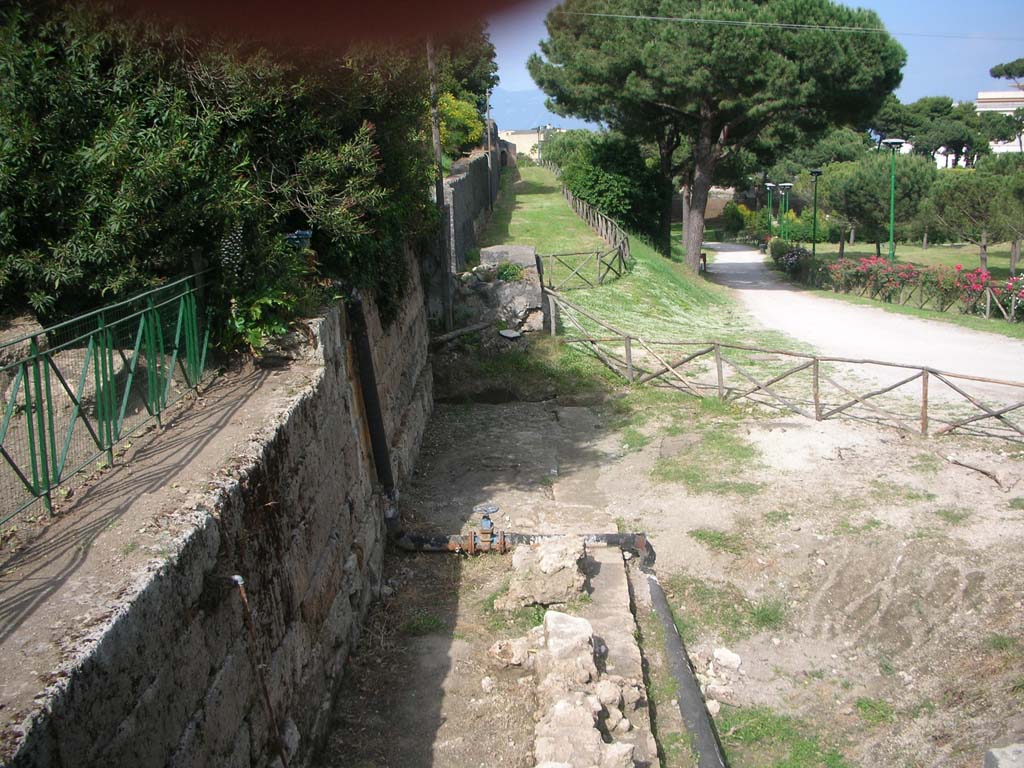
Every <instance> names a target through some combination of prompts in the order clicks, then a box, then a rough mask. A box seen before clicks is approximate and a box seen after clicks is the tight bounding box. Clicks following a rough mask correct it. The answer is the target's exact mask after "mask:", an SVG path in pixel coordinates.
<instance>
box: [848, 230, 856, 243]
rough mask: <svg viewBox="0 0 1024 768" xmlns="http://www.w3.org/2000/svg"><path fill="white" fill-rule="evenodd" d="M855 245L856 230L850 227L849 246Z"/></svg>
mask: <svg viewBox="0 0 1024 768" xmlns="http://www.w3.org/2000/svg"><path fill="white" fill-rule="evenodd" d="M856 244H857V228H856V227H850V245H856Z"/></svg>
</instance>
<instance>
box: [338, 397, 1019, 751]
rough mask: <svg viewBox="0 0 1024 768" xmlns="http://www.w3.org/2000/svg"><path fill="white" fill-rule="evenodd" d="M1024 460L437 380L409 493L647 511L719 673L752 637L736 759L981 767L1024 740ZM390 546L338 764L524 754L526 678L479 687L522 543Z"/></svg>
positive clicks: (681, 409)
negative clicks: (486, 390)
mask: <svg viewBox="0 0 1024 768" xmlns="http://www.w3.org/2000/svg"><path fill="white" fill-rule="evenodd" d="M472 386H473V387H475V388H476V390H478V391H479V390H480V387H479V382H475V383H473V385H472ZM949 458H955V459H956V460H958V461H960V462H962V463H963V464H967V465H970V466H971V467H974V468H976V469H977V470H985V471H986V472H990V473H992V475H994V477H995V478H996V480H997V481H998V484H997V482H996V481H994V480H993V479H992V478H990V477H988V476H986V475H985V474H983V473H982V472H979V471H976V469H970V468H967V467H963V466H958V465H954V464H952V463H951V462H950V461H949ZM1022 469H1024V450H1022V449H1021V447H1020V446H1019V445H1017V444H1013V443H1008V442H1000V441H992V440H989V441H981V440H973V439H969V438H949V437H947V438H931V439H927V440H922V439H920V438H917V437H910V436H906V435H905V434H903V433H900V432H897V431H895V430H891V429H884V428H878V427H874V426H872V425H867V424H862V423H857V422H852V421H842V420H834V421H826V422H822V423H816V422H814V421H810V420H804V419H802V418H800V417H792V418H790V417H783V418H780V417H779V416H778V414H777V413H776V414H772V413H768V412H755V411H753V410H735V409H732V408H730V407H726V406H720V405H718V404H714V403H710V404H709V403H707V402H705V403H703V404H702V403H698V402H697V401H695V400H693V399H692V398H686V397H681V396H677V395H675V394H664V395H663V394H661V393H656V392H655V393H652V392H651V391H650V390H646V391H643V390H638V391H637V392H635V393H634V394H629V395H625V396H622V395H621V393H620V395H618V396H612V397H610V398H608V399H606V400H605V401H603V402H597V401H595V402H594V404H591V405H580V404H573V405H568V404H562V402H561V401H559V400H558V399H552V400H547V401H543V402H507V403H492V404H487V403H463V404H452V403H448V404H443V403H439V404H438V405H437V408H436V411H435V415H434V418H433V420H432V422H431V424H430V426H429V429H428V434H427V436H426V438H425V440H424V450H423V454H422V456H421V458H420V462H419V464H418V469H417V475H416V479H415V481H414V482H413V484H412V486H411V487H410V488H408V489H407V490H406V491H405V494H404V496H403V497H402V499H401V507H402V514H403V520H404V521H405V524H406V525H407V526H408V527H411V528H417V529H423V530H433V531H443V532H454V531H457V530H463V529H466V528H468V527H471V525H472V523H473V520H472V513H471V509H472V507H473V505H475V504H478V503H481V502H484V501H489V502H492V503H496V504H498V505H499V506H500V507H501V513H500V515H499V516H498V518H497V519H496V522H497V523H498V525H499V526H500V527H502V528H505V529H507V530H513V531H518V530H522V531H559V530H576V531H583V530H593V531H601V530H614V529H615V528H616V527H618V528H619V529H620V530H627V529H628V530H631V531H636V530H642V531H646V532H648V533H649V534H650V536H651V537H652V540H653V542H654V545H655V547H656V549H657V552H658V562H657V565H656V570H657V573H658V575H659V579H660V580H661V581H662V583H663V584H664V585H665V587H666V590H667V592H668V593H669V597H670V601H671V602H672V604H673V609H674V610H675V612H676V620H677V625H678V626H679V627H680V629H681V632H682V634H683V636H684V638H685V640H686V641H687V644H688V650H689V652H690V655H691V658H692V659H693V660H694V663H695V666H697V669H698V672H700V671H702V668H703V665H705V664H706V663H707V660H708V659H709V658H710V656H711V653H712V651H713V649H715V648H718V647H721V646H727V647H729V648H730V649H731V650H733V651H735V652H736V653H738V654H739V655H740V656H741V658H742V660H743V664H742V667H741V673H740V674H739V676H738V677H737V678H736V679H734V680H732V681H731V682H729V684H728V685H726V686H725V687H724V688H720V689H719V690H717V691H716V692H715V695H716V696H717V697H718V699H719V700H720V701H721V703H722V704H723V705H724V706H723V707H722V711H721V714H720V715H719V728H720V731H721V732H722V738H723V741H724V742H725V745H726V748H727V750H728V753H729V757H730V760H731V763H732V765H733V766H735V767H738V768H742V766H768V765H775V764H785V765H793V766H811V765H830V766H857V765H859V766H874V765H893V766H907V767H910V766H915V767H916V766H921V767H923V766H942V767H946V766H950V767H952V766H978V765H980V764H981V761H982V757H983V755H984V751H985V750H986V749H988V748H990V747H992V746H996V745H1000V744H1004V743H1009V742H1012V741H1020V740H1022V738H1024V714H1022V713H1024V707H1022V705H1024V626H1022V621H1021V616H1022V615H1024V613H1022V612H1024V569H1022V568H1021V556H1020V550H1021V544H1022V543H1024V483H1020V482H1019V481H1020V478H1021V470H1022ZM490 563H494V559H492V560H491V561H490ZM390 568H391V576H392V578H393V579H394V581H393V582H392V586H393V588H394V590H395V592H394V595H393V596H392V597H391V598H389V600H390V602H389V603H388V605H387V607H384V608H381V609H379V610H378V612H377V614H375V616H376V618H375V620H374V623H373V624H371V627H370V628H369V630H368V633H367V637H368V639H367V640H366V641H365V642H364V648H363V650H362V652H361V653H359V654H357V655H356V657H355V659H354V665H353V667H352V675H351V681H350V682H349V684H348V685H347V688H346V691H343V692H342V693H341V694H340V697H339V700H340V701H341V704H340V708H339V710H338V720H337V728H336V730H335V733H334V735H333V737H332V742H331V745H330V747H329V749H328V753H327V758H326V762H325V763H324V766H335V765H337V766H340V765H360V766H367V767H369V766H377V767H378V768H381V767H383V766H406V765H408V766H419V765H424V766H425V765H434V766H457V765H509V766H517V765H521V764H526V762H527V757H526V755H528V750H529V746H528V745H529V734H530V729H531V728H532V725H531V724H530V723H529V722H528V720H527V719H526V718H525V717H524V710H525V709H528V706H527V704H526V703H525V700H524V699H522V691H521V690H519V689H517V688H516V687H514V686H513V685H512V684H510V683H508V682H507V681H501V680H499V681H498V685H497V688H496V689H495V691H496V692H494V693H491V694H487V695H485V694H483V693H482V691H481V688H480V684H481V683H480V681H481V679H482V678H481V676H482V675H484V674H490V673H485V671H484V670H483V669H481V668H480V659H481V658H482V657H481V653H482V650H483V649H484V648H486V646H487V645H488V644H489V642H490V640H491V639H492V638H493V637H494V636H495V629H494V627H493V626H492V627H491V628H490V629H488V628H487V616H488V613H487V608H486V604H487V595H488V594H491V590H493V589H494V588H495V586H496V585H498V584H499V583H500V579H501V571H500V568H501V566H500V565H489V564H488V561H486V560H483V559H481V560H468V561H459V560H458V559H452V558H448V557H446V556H440V557H430V556H424V555H420V556H415V557H412V556H408V555H405V554H398V555H397V556H395V557H393V558H392V559H391V560H390ZM492 569H499V570H492ZM424 611H426V612H427V613H426V614H424V613H423V612H424ZM424 615H428V616H430V617H433V618H431V619H430V620H429V621H428V622H427V623H428V625H430V626H432V627H433V628H432V629H431V628H430V626H428V627H427V629H426V632H425V634H423V635H422V636H421V635H420V633H419V629H422V627H421V626H420V624H422V621H418V619H417V617H419V618H420V619H422V617H423V616H424ZM410 622H412V623H410ZM403 627H404V629H403ZM500 630H501V628H500V627H499V632H500ZM663 746H664V745H663ZM787 759H788V760H789V762H784V761H785V760H787ZM663 760H664V755H663ZM360 761H361V762H360ZM780 761H783V762H781V763H780ZM664 764H666V765H669V766H671V765H673V762H672V760H671V755H669V759H668V760H664Z"/></svg>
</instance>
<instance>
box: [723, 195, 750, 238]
mask: <svg viewBox="0 0 1024 768" xmlns="http://www.w3.org/2000/svg"><path fill="white" fill-rule="evenodd" d="M745 208H746V206H741V205H737V204H736V203H734V202H733V201H732V200H730V201H729V202H728V203H726V204H725V208H724V209H723V210H722V229H723V230H725V232H726V234H728V235H732V236H734V237H735V236H736V235H737V234H739V232H740V230H742V229H743V227H744V225H745V223H746V220H745V217H744V212H743V210H741V209H745Z"/></svg>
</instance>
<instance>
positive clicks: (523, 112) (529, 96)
mask: <svg viewBox="0 0 1024 768" xmlns="http://www.w3.org/2000/svg"><path fill="white" fill-rule="evenodd" d="M544 98H545V96H544V93H543V91H541V90H540V89H538V88H533V89H531V90H529V91H508V90H505V89H504V88H495V89H494V91H493V93H491V118H492V119H493V120H494V122H496V123H497V124H498V130H500V131H522V130H526V129H528V128H536V127H537V126H538V125H548V124H550V125H552V126H554V127H555V128H597V127H598V126H597V125H595V124H594V123H588V122H587V121H586V120H578V119H576V118H574V117H561V116H559V115H556V114H554V113H553V112H549V111H548V110H547V109H546V108H545V107H544Z"/></svg>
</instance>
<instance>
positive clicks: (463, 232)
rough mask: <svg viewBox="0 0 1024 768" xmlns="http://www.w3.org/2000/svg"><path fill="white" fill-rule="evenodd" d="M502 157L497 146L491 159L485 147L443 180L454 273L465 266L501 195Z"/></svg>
mask: <svg viewBox="0 0 1024 768" xmlns="http://www.w3.org/2000/svg"><path fill="white" fill-rule="evenodd" d="M499 158H500V155H499V154H498V151H497V149H495V150H492V152H491V155H490V158H488V154H487V151H486V150H482V149H481V150H476V151H474V152H473V154H472V155H470V156H469V157H466V158H462V159H460V160H456V161H455V162H454V163H453V164H452V169H451V173H450V174H449V175H448V177H447V178H446V179H445V180H444V201H445V205H447V206H448V229H449V232H448V235H449V243H450V248H451V250H450V253H451V265H452V272H453V273H455V272H461V271H462V270H463V269H465V268H466V253H467V252H468V251H469V250H470V249H471V248H475V247H476V239H477V236H478V235H479V234H480V230H481V228H482V227H483V225H484V223H485V221H486V218H487V212H488V210H490V206H491V204H492V203H493V202H494V200H495V199H496V198H497V197H498V184H499V181H500V178H499V176H500V174H499V167H500V159H499ZM489 168H493V169H494V170H493V172H491V171H490V170H489Z"/></svg>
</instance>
